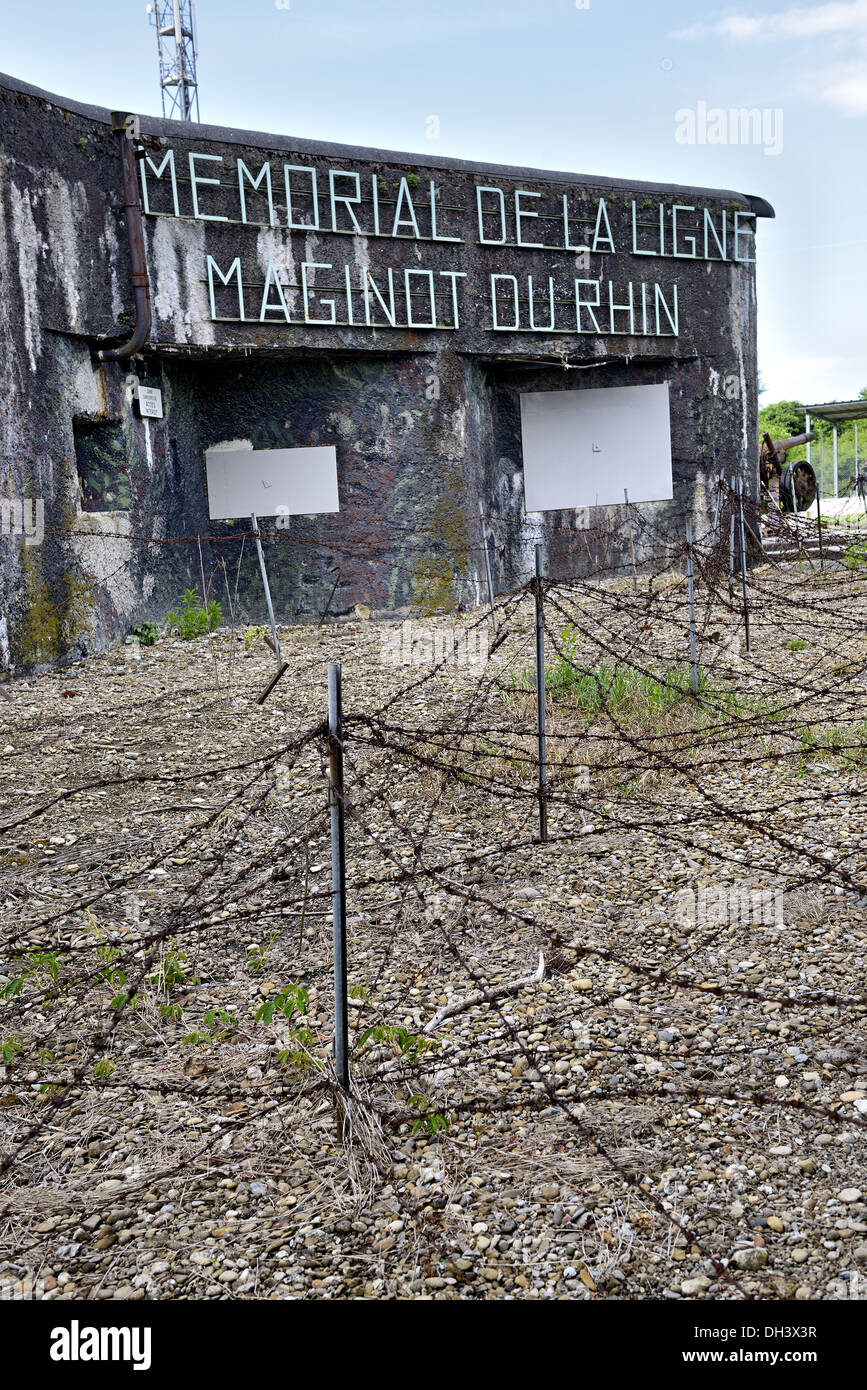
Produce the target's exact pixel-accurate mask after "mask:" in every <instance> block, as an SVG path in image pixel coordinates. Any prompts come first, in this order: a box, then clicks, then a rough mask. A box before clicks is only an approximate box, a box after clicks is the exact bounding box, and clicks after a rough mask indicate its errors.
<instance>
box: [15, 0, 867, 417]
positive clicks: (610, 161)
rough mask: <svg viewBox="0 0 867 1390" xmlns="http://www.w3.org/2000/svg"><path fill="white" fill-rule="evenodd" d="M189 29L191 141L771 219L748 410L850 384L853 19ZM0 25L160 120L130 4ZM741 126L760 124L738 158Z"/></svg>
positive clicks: (857, 260)
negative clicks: (348, 148) (549, 177)
mask: <svg viewBox="0 0 867 1390" xmlns="http://www.w3.org/2000/svg"><path fill="white" fill-rule="evenodd" d="M196 10H197V28H198V38H199V62H198V78H199V98H200V114H201V118H202V120H203V121H205V122H207V123H209V124H214V125H227V126H237V127H242V128H243V127H245V128H248V129H251V130H260V131H268V132H274V133H279V134H282V135H287V136H292V135H297V136H307V137H310V138H313V139H321V140H335V141H342V142H345V143H351V144H356V145H371V146H377V147H380V148H388V149H394V150H404V151H411V152H414V153H418V154H420V155H425V154H437V155H444V156H452V157H455V158H463V159H469V160H473V159H476V160H480V161H485V162H491V163H503V164H521V165H531V166H535V167H539V168H547V169H564V170H572V171H574V172H576V173H581V174H598V175H613V176H617V177H621V178H625V179H635V180H640V179H647V180H651V181H656V182H660V183H665V184H687V185H698V186H702V187H710V188H726V189H733V190H735V191H737V192H740V193H750V194H759V195H761V196H762V197H764V198H766V199H767V200H768V201H769V202H770V203H771V204H772V205H773V207H774V209H775V211H776V219H775V220H773V221H770V220H760V221H759V223H758V238H757V260H758V265H757V278H758V315H759V317H758V323H759V329H758V332H759V370H760V373H761V378H762V382H763V385H764V388H765V390H764V394H763V396H762V402H763V403H765V404H766V403H768V402H770V401H775V400H781V399H786V400H791V399H798V400H801V401H804V402H807V403H818V402H820V401H826V400H834V399H838V400H847V399H852V398H853V397H854V396H856V395H857V394H858V392H859V390H860V389H861V388H862V387H865V386H867V345H865V344H867V313H865V308H867V256H865V247H867V179H865V177H864V171H865V144H867V0H831V2H830V3H825V4H799V5H796V6H789V7H787V6H785V5H784V4H783V5H781V4H774V3H759V2H758V0H745V3H743V4H734V5H729V6H724V7H721V8H719V7H717V6H715V5H710V4H704V3H701V2H700V0H655V3H647V0H472V3H470V0H367V3H364V4H362V3H359V2H358V0H199V3H198V4H197V6H196ZM0 13H2V17H3V24H2V34H3V39H2V44H0V70H3V71H5V72H7V73H10V74H11V75H12V76H15V77H18V78H21V79H23V80H24V81H27V82H31V83H33V84H35V85H36V86H39V87H42V88H45V89H47V90H48V91H53V92H57V93H60V94H62V95H64V96H68V97H73V98H76V99H78V100H81V101H88V102H92V103H95V104H97V105H101V106H106V107H109V108H120V107H123V108H124V109H126V110H136V111H139V112H142V113H150V114H154V115H159V114H160V113H161V106H160V89H159V81H158V69H157V54H156V38H155V34H154V30H153V28H151V26H150V23H149V19H148V16H147V14H146V12H145V0H40V3H39V4H38V5H30V6H22V5H15V6H14V7H13V3H12V0H0ZM737 108H750V109H752V108H756V109H758V110H759V111H760V113H761V114H762V120H761V128H760V130H757V132H756V138H755V139H754V140H752V141H750V142H746V143H744V142H743V141H742V140H741V139H739V138H738V137H739V135H740V132H739V130H738V127H737V125H736V123H735V122H733V121H732V120H731V119H730V117H729V115H728V113H729V112H730V111H731V110H732V109H737ZM432 117H436V118H437V119H436V122H434V121H432V119H431V118H432ZM437 129H438V135H437V134H436V133H435V132H436V131H437ZM702 135H705V139H704V140H703V141H702V139H701V136H702ZM708 137H713V138H708Z"/></svg>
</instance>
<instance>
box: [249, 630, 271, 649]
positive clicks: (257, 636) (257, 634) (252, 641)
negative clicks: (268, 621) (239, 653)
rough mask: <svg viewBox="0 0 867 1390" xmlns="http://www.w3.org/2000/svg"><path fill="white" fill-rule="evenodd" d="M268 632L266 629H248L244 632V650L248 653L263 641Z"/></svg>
mask: <svg viewBox="0 0 867 1390" xmlns="http://www.w3.org/2000/svg"><path fill="white" fill-rule="evenodd" d="M267 631H268V629H267V628H266V627H248V628H247V629H246V631H245V632H244V650H245V651H247V652H248V651H249V650H250V648H251V647H254V646H255V645H256V643H257V642H261V641H263V640H264V637H265V634H266V632H267Z"/></svg>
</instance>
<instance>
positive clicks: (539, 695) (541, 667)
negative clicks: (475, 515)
mask: <svg viewBox="0 0 867 1390" xmlns="http://www.w3.org/2000/svg"><path fill="white" fill-rule="evenodd" d="M536 730H537V737H538V741H539V839H540V840H541V841H542V843H543V844H545V843H546V842H547V839H548V748H547V739H546V734H545V617H544V613H543V610H542V547H541V546H539V545H537V546H536Z"/></svg>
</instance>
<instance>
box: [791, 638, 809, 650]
mask: <svg viewBox="0 0 867 1390" xmlns="http://www.w3.org/2000/svg"><path fill="white" fill-rule="evenodd" d="M806 645H807V643H806V642H805V641H804V639H803V637H793V638H792V640H791V642H787V643H786V651H787V652H802V651H803V650H804V648H805V647H806Z"/></svg>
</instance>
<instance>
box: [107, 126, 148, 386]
mask: <svg viewBox="0 0 867 1390" xmlns="http://www.w3.org/2000/svg"><path fill="white" fill-rule="evenodd" d="M129 119H130V118H129V115H128V113H127V112H126V111H112V113H111V128H112V130H113V131H114V133H115V135H117V137H118V139H119V140H120V153H121V159H122V161H123V205H124V211H125V214H126V234H127V239H128V241H129V253H130V259H131V261H132V288H133V294H134V295H135V328H134V329H133V334H132V337H131V338H130V340H129V342H127V343H124V344H123V346H122V347H116V348H103V349H101V351H100V352H98V353H97V357H98V358H99V360H100V362H116V361H118V360H119V359H122V358H124V357H132V356H134V354H135V353H137V352H140V351H141V349H142V348H143V347H144V345H145V343H146V342H147V339H148V334H149V333H150V331H151V290H150V281H149V279H148V270H147V261H146V260H145V244H144V224H143V222H142V212H141V203H140V201H139V196H138V175H137V162H138V158H139V156H138V155H137V152H136V150H135V149H134V148H133V133H132V131H131V130H130V129H129V128H128V126H127V121H128V120H129Z"/></svg>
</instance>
